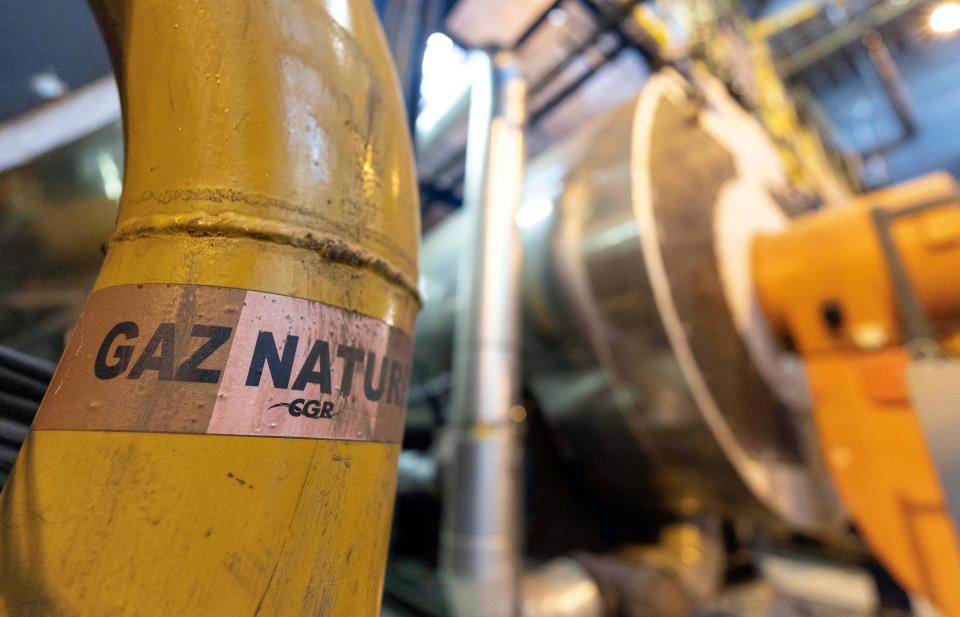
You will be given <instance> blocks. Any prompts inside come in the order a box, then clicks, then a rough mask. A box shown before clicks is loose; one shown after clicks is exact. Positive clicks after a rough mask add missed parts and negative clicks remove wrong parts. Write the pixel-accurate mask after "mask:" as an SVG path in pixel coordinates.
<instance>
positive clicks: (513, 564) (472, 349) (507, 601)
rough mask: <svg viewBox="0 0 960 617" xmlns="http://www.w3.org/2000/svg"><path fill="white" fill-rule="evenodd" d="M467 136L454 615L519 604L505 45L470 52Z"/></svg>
mask: <svg viewBox="0 0 960 617" xmlns="http://www.w3.org/2000/svg"><path fill="white" fill-rule="evenodd" d="M470 70H471V76H472V82H471V89H470V111H469V129H468V131H469V134H468V138H467V163H466V179H465V184H464V216H466V217H467V219H468V223H467V226H468V229H469V231H468V233H467V237H466V245H465V246H464V247H463V251H462V252H461V258H460V269H459V276H458V280H459V283H458V292H457V309H456V317H455V334H454V360H453V379H452V386H451V399H452V400H451V405H450V408H449V413H448V416H447V426H446V429H445V434H444V436H443V439H444V442H445V443H444V445H443V446H442V447H443V448H444V449H446V451H447V452H449V453H450V460H449V463H448V469H447V470H446V473H445V477H444V482H445V485H444V490H443V508H444V511H443V522H442V529H441V537H440V563H441V565H440V568H441V577H442V578H443V581H444V584H445V587H446V591H447V595H448V599H449V600H450V602H451V605H452V609H453V612H454V614H456V615H458V616H460V617H470V616H478V617H480V616H482V617H513V616H514V615H517V614H518V611H519V608H520V580H521V575H522V564H521V556H520V529H519V518H520V489H521V471H520V465H521V459H520V445H519V441H518V433H517V426H516V424H515V423H514V422H513V420H511V418H510V409H511V407H513V405H514V404H515V403H516V401H517V396H518V391H519V378H520V373H519V352H520V338H519V336H520V332H519V330H520V321H519V320H520V313H519V310H520V305H519V302H520V294H519V285H520V262H521V253H520V238H519V233H518V230H517V227H516V225H515V222H514V219H515V216H516V211H517V208H518V207H519V204H520V193H521V189H522V179H523V166H524V136H523V126H524V115H525V109H524V108H525V84H524V81H523V79H522V78H521V77H520V75H519V73H518V71H517V67H516V65H515V63H514V61H513V58H512V56H511V55H510V54H509V53H507V52H502V51H501V52H486V51H482V52H474V53H473V54H472V57H471V59H470Z"/></svg>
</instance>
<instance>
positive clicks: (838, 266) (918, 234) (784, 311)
mask: <svg viewBox="0 0 960 617" xmlns="http://www.w3.org/2000/svg"><path fill="white" fill-rule="evenodd" d="M956 191H957V187H956V185H955V184H954V182H953V180H952V179H951V178H950V177H949V176H947V175H932V176H927V177H924V178H920V179H918V180H915V181H911V182H907V183H904V184H901V185H898V186H895V187H892V188H890V189H886V190H882V191H878V192H874V193H870V194H867V195H864V196H862V197H860V198H858V199H857V200H855V201H854V202H853V203H851V204H849V205H848V206H847V207H836V208H831V209H827V210H823V211H820V212H818V213H815V214H811V215H808V216H805V217H802V218H800V219H797V220H795V221H794V222H793V224H792V225H791V227H790V228H789V229H788V230H787V231H784V232H782V233H777V234H770V235H761V236H758V237H757V238H756V239H755V240H754V244H753V268H754V281H755V284H756V289H757V292H758V295H759V300H760V304H761V307H762V309H763V312H764V313H765V315H766V316H767V318H768V320H769V321H770V323H771V324H772V326H773V328H774V329H775V331H776V332H777V333H778V334H779V335H781V336H782V337H784V338H785V339H788V340H789V342H790V343H791V344H792V345H793V346H794V347H795V348H796V350H797V351H798V352H799V353H800V354H801V355H802V356H803V358H804V360H805V363H806V368H807V375H808V378H809V382H810V390H811V393H812V398H813V405H814V416H815V421H816V425H817V431H818V434H819V438H820V441H821V444H822V447H823V452H824V455H825V458H826V462H827V464H828V466H829V468H830V471H831V473H832V475H833V478H834V480H835V481H836V483H837V486H838V488H839V490H840V493H841V496H842V498H843V500H844V503H845V504H846V506H847V508H848V509H849V512H850V515H851V516H852V518H853V520H854V521H855V523H856V525H857V527H858V528H859V530H860V531H861V532H862V533H863V535H864V536H865V538H866V540H867V542H868V543H869V545H870V546H871V548H872V549H873V551H874V552H875V553H876V554H877V555H878V557H879V558H880V559H881V560H882V561H883V562H884V564H885V565H886V566H887V567H888V568H889V569H890V570H891V571H892V573H893V574H894V575H895V576H896V577H897V579H898V580H899V581H900V582H901V583H902V584H903V585H904V587H906V588H907V589H908V590H909V591H910V592H911V593H912V594H915V595H917V596H921V597H925V598H927V599H929V600H930V601H931V602H932V603H934V604H935V605H936V606H937V607H938V608H940V610H942V611H943V612H944V614H946V615H960V586H958V585H957V581H958V580H960V552H958V545H957V535H956V530H955V529H954V528H953V525H952V524H951V519H950V516H949V514H948V512H947V510H946V508H945V501H944V497H943V494H942V491H941V488H940V484H939V481H938V479H937V476H936V472H935V468H934V466H933V463H932V460H931V458H930V455H929V452H928V450H927V446H926V444H925V441H924V438H923V434H922V432H921V428H920V425H919V423H918V420H917V417H916V416H915V414H914V413H913V409H912V407H911V403H910V400H909V398H908V390H907V385H906V378H905V371H906V368H907V365H908V362H909V360H910V355H909V353H908V350H907V349H906V347H905V338H906V337H905V335H904V328H903V325H902V315H900V314H899V311H898V306H897V302H896V298H895V294H894V290H893V287H892V283H891V278H890V275H889V272H888V269H887V267H886V263H885V261H884V255H883V251H882V247H881V243H880V238H879V235H878V233H877V229H876V227H875V225H874V222H873V219H872V218H871V213H870V210H871V209H872V208H890V209H898V208H905V207H908V206H910V205H913V204H918V203H922V202H927V201H930V200H933V199H937V198H941V197H950V196H952V195H954V194H956ZM958 204H960V200H958ZM892 235H893V240H894V243H895V245H896V248H897V250H898V252H899V254H900V257H901V259H902V261H903V263H904V265H905V268H906V270H907V274H908V277H909V280H910V283H911V284H912V286H913V288H914V290H915V292H916V294H917V296H918V297H919V299H920V301H921V303H922V305H923V309H924V311H925V313H926V315H927V317H929V319H930V320H931V321H932V323H933V324H934V326H935V329H936V337H937V341H938V342H939V343H940V346H941V348H942V349H943V350H944V351H945V352H946V353H947V354H948V355H951V356H955V355H957V352H958V351H960V348H958V346H957V343H958V342H960V338H958V335H960V329H958V326H960V323H958V321H957V319H958V317H960V287H958V286H957V284H956V281H957V280H958V277H960V210H957V209H956V208H941V209H936V210H928V211H925V212H923V213H919V214H917V215H916V216H912V217H909V218H905V219H903V220H902V221H899V222H897V224H896V225H895V226H893V227H892Z"/></svg>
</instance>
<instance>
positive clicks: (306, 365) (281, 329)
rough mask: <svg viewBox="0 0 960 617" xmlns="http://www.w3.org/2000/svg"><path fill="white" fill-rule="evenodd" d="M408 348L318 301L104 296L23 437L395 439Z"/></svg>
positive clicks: (262, 296) (202, 292)
mask: <svg viewBox="0 0 960 617" xmlns="http://www.w3.org/2000/svg"><path fill="white" fill-rule="evenodd" d="M412 347H413V345H412V341H411V339H410V337H409V336H408V335H407V334H406V333H404V332H403V331H401V330H399V329H398V328H394V327H391V326H389V325H388V324H386V323H384V322H382V321H380V320H378V319H375V318H372V317H368V316H366V315H361V314H358V313H355V312H352V311H349V310H346V309H343V308H339V307H336V306H331V305H328V304H324V303H322V302H312V301H309V300H303V299H300V298H293V297H290V296H281V295H277V294H269V293H263V292H257V291H248V290H244V289H231V288H226V287H207V286H197V285H156V284H155V285H125V286H120V287H110V288H107V289H101V290H98V291H96V292H94V293H93V295H92V296H91V297H90V299H89V300H88V301H87V305H86V307H85V308H84V312H83V315H82V316H81V317H80V320H79V322H78V323H77V325H76V328H75V329H74V332H73V334H72V336H71V337H70V342H69V343H68V344H67V349H66V351H65V352H64V355H63V358H62V359H61V361H60V365H59V366H58V367H57V372H56V374H55V375H54V377H53V381H52V382H51V384H50V387H49V388H48V390H47V395H46V397H45V399H44V401H43V404H42V405H41V407H40V411H39V412H38V414H37V418H36V419H35V420H34V423H33V428H34V430H96V431H141V432H160V433H199V434H218V435H257V436H276V437H304V438H313V439H347V440H354V441H379V442H392V443H399V442H400V440H401V438H402V437H403V415H404V408H405V406H406V398H407V388H408V384H409V379H410V359H411V352H412Z"/></svg>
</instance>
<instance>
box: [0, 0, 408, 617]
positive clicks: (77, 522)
mask: <svg viewBox="0 0 960 617" xmlns="http://www.w3.org/2000/svg"><path fill="white" fill-rule="evenodd" d="M92 3H93V4H94V5H95V8H99V10H100V12H101V13H102V14H104V15H106V16H107V17H108V20H107V21H108V22H110V23H111V25H109V26H108V31H110V32H112V34H113V35H114V39H115V40H114V41H113V42H114V43H115V45H114V48H115V51H117V55H116V58H115V61H117V62H118V66H117V67H116V68H117V71H116V72H117V74H118V76H119V77H120V78H119V80H118V82H119V85H120V87H121V100H122V103H123V107H124V121H125V127H124V129H125V133H126V135H125V137H126V140H125V141H126V145H127V149H126V165H125V174H124V186H123V195H122V196H121V203H120V212H119V217H118V221H117V223H118V224H117V232H116V233H115V234H114V236H113V237H112V238H111V240H110V241H109V243H108V248H107V255H106V257H105V260H104V266H103V269H102V271H101V273H100V277H99V278H98V280H97V283H96V288H97V289H98V290H107V289H110V288H115V287H119V286H127V285H133V286H136V285H144V287H146V286H148V285H152V284H156V285H179V286H189V285H192V286H198V285H202V286H211V287H221V288H234V289H243V290H251V291H256V292H263V293H265V294H278V295H281V296H285V297H291V298H300V299H303V300H304V301H310V302H317V303H322V304H324V305H327V306H330V307H337V308H339V309H343V310H345V311H350V312H352V313H355V314H358V315H365V316H367V317H369V318H372V319H374V320H377V321H378V322H380V323H382V324H384V325H385V326H388V327H391V328H397V329H399V330H401V331H403V332H405V333H406V334H407V335H408V336H411V335H412V330H413V322H414V316H415V314H416V311H417V309H418V306H419V299H418V298H417V294H416V289H415V281H416V280H417V245H418V233H419V221H418V219H417V216H418V207H419V206H418V204H419V200H418V197H417V193H416V178H415V174H414V169H413V156H412V148H411V145H410V141H409V136H408V134H407V132H406V131H404V130H399V128H400V127H403V126H405V124H404V118H405V117H406V115H405V113H404V111H403V108H402V102H401V98H400V94H399V88H398V85H397V83H396V78H395V76H394V74H393V68H392V65H391V61H390V57H389V52H388V50H387V47H386V43H385V39H384V37H383V33H382V32H381V31H380V27H379V23H378V20H377V18H376V14H375V12H374V10H373V7H372V5H371V3H370V2H369V1H367V0H349V1H346V2H342V1H337V2H329V1H324V0H321V1H315V0H263V1H258V2H242V1H238V2H221V1H214V0H138V1H137V2H117V1H115V0H92ZM109 18H112V19H109ZM108 38H109V37H108ZM98 293H99V292H98ZM203 312H206V311H203ZM211 314H212V313H211ZM174 315H175V313H174ZM233 318H234V319H237V317H236V315H234V317H233ZM126 320H127V321H136V320H135V319H130V318H129V317H128V318H126ZM172 322H173V323H176V322H177V320H176V319H173V320H172ZM113 325H116V323H114V324H113ZM194 325H196V324H194ZM207 325H223V324H209V323H208V324H207ZM111 327H112V326H111ZM148 329H149V327H147V328H144V330H145V331H146V330H148ZM155 332H156V330H155V329H154V330H153V332H148V333H146V334H144V335H143V336H144V337H146V338H150V337H152V336H153V334H154V333H155ZM184 332H186V333H187V334H190V332H191V331H190V330H187V331H184ZM179 334H180V331H178V332H176V335H177V339H178V340H179V339H181V337H180V336H179ZM233 334H234V335H235V333H233ZM201 336H213V335H212V334H211V331H206V334H203V333H201ZM278 336H279V335H278ZM283 338H284V339H285V336H284V337H283ZM201 342H202V341H201V340H200V339H196V340H194V343H201ZM100 343H101V344H102V340H101V342H100ZM115 348H116V346H114V347H113V348H111V349H110V350H108V352H112V351H113V350H114V349H115ZM141 349H142V348H141ZM195 349H196V348H195V347H191V348H189V349H187V350H186V351H187V353H191V352H192V351H193V350H195ZM227 351H228V350H227V347H226V346H223V347H222V348H221V349H220V350H219V351H218V352H217V353H226V352H227ZM280 353H281V356H282V350H281V351H280ZM332 353H335V352H332ZM156 355H157V356H158V357H161V358H162V357H163V355H164V354H163V353H161V352H159V351H158V352H157V354H156ZM108 360H109V363H112V362H114V361H116V358H115V357H113V356H112V354H109V353H108ZM212 360H217V361H225V357H222V356H214V355H211V356H210V358H208V361H212ZM135 362H136V358H134V359H133V360H131V365H130V366H129V367H127V369H126V370H125V371H122V374H118V375H117V376H116V377H115V378H113V379H116V380H121V379H123V380H127V381H129V382H132V383H133V385H134V387H137V386H139V385H140V384H144V385H143V392H144V394H148V393H153V394H158V396H157V397H156V398H150V397H149V396H143V397H141V398H139V399H136V400H134V401H133V402H132V403H131V402H129V401H127V402H123V400H121V399H117V401H118V402H117V404H115V405H114V404H112V403H111V401H110V400H109V399H105V398H98V399H96V400H94V401H92V402H100V403H101V404H100V407H99V409H113V408H116V409H119V410H120V411H121V412H127V413H132V414H133V415H134V416H137V415H138V414H140V412H141V411H142V410H143V409H146V408H149V409H150V410H151V413H150V414H146V415H140V416H139V417H141V418H143V419H145V420H146V421H148V422H157V421H160V422H161V423H162V422H164V421H163V420H160V418H162V417H163V416H168V417H169V418H171V420H172V419H173V418H176V417H180V418H183V417H190V415H191V413H193V412H192V411H191V410H190V408H189V406H188V405H185V403H187V400H188V397H186V396H184V395H183V392H181V391H180V390H179V389H177V388H173V389H171V390H170V391H169V392H168V393H167V394H163V395H160V394H159V393H160V390H158V389H151V386H150V385H149V383H148V382H147V381H138V380H128V379H127V375H128V374H129V371H132V370H133V368H134V366H133V363H135ZM150 366H154V365H153V363H152V362H148V363H147V365H145V366H144V367H143V368H144V370H143V372H142V377H144V378H147V379H157V378H158V376H159V374H160V371H161V370H166V369H165V368H162V366H160V365H156V366H157V368H156V369H155V370H154V369H151V368H150ZM181 366H182V358H177V359H176V361H175V366H174V367H173V369H172V370H173V375H174V380H173V383H178V384H180V385H181V386H182V387H190V388H193V386H198V387H206V386H209V388H210V389H211V390H212V391H213V390H216V388H217V387H218V386H217V384H211V383H206V382H203V378H201V377H198V376H199V375H205V373H202V372H201V373H196V372H195V371H194V370H193V369H191V368H190V367H189V366H188V367H187V368H185V369H184V372H183V373H182V374H181V376H184V375H187V374H191V375H193V376H194V377H197V378H198V379H200V381H201V383H197V382H196V381H194V382H189V383H188V382H182V381H181V382H178V381H176V376H177V372H178V371H179V369H180V368H181ZM106 368H107V369H108V370H107V372H105V373H103V374H104V375H108V374H109V370H110V369H109V367H106ZM194 368H197V367H194ZM199 368H200V369H201V371H202V369H210V368H213V369H216V368H217V367H215V366H212V365H209V364H206V363H202V364H201V365H200V366H199ZM298 369H299V367H296V368H295V369H293V371H292V374H291V386H292V381H293V380H295V379H296V375H297V374H298ZM318 370H319V369H318ZM264 377H265V378H266V377H267V375H266V374H265V375H264ZM269 377H270V378H272V373H271V374H269ZM340 377H342V375H340ZM107 381H112V380H107ZM334 383H336V382H334ZM341 383H342V382H341ZM128 385H129V384H128ZM308 387H315V388H319V389H320V393H321V394H324V393H323V392H322V390H323V387H322V386H320V385H317V386H308ZM304 392H306V390H305V391H304ZM332 394H333V396H336V395H337V393H336V392H333V393H332ZM85 396H86V393H84V392H79V393H78V394H77V400H76V402H75V403H73V404H71V403H69V401H67V402H65V403H64V404H65V405H67V406H68V408H65V409H66V411H67V412H68V415H71V414H72V415H76V414H83V413H85V412H87V411H89V408H88V403H89V402H91V401H88V400H86V398H85ZM299 396H300V395H298V397H299ZM304 398H309V397H304ZM317 398H318V399H323V398H325V397H322V396H320V397H317ZM280 402H282V401H280ZM287 402H290V401H287ZM125 405H127V406H126V407H124V406H125ZM211 409H212V407H211V406H207V407H205V410H206V413H210V412H211ZM300 409H301V410H302V409H303V408H302V407H301V408H300ZM311 409H313V410H315V409H316V408H315V407H313V408H311ZM321 409H322V406H321ZM274 411H277V413H281V415H282V413H286V411H283V410H274ZM295 419H297V418H295ZM297 420H299V419H297ZM306 421H311V422H320V420H319V419H317V420H309V419H308V420H304V422H306ZM377 430H379V429H377ZM398 451H399V445H398V444H395V443H390V442H387V441H366V442H365V441H346V440H342V439H301V438H291V437H263V436H253V435H212V434H189V433H178V432H159V431H150V432H145V431H143V430H95V431H94V430H61V429H47V430H37V431H34V432H32V433H31V435H30V437H29V438H28V440H27V442H26V445H25V447H24V450H23V451H22V452H21V455H20V459H19V460H18V462H17V464H16V466H15V468H14V470H13V472H12V474H11V478H10V480H9V481H8V483H7V484H6V485H5V488H4V491H3V494H2V495H0V615H4V616H10V617H32V616H38V617H39V616H43V617H60V616H63V617H153V616H157V617H160V616H166V617H169V616H172V615H176V616H178V617H180V616H184V617H192V616H197V617H247V616H260V617H267V616H283V617H286V616H290V617H293V616H300V615H324V616H329V617H357V616H369V615H376V614H377V612H378V609H379V604H380V596H381V590H382V582H383V572H384V566H385V560H386V550H387V538H388V535H389V527H390V517H391V509H392V504H393V496H394V482H395V479H394V476H395V472H396V458H397V454H398Z"/></svg>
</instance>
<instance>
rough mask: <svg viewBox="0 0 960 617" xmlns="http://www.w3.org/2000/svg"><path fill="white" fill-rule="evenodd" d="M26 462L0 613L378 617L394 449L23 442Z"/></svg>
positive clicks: (107, 437) (171, 441) (254, 442)
mask: <svg viewBox="0 0 960 617" xmlns="http://www.w3.org/2000/svg"><path fill="white" fill-rule="evenodd" d="M25 449H26V451H27V453H28V454H29V456H28V457H27V458H26V459H25V461H26V462H25V463H24V460H23V459H22V460H21V462H18V464H17V471H16V481H15V482H13V483H11V484H10V485H9V488H8V489H5V499H6V500H7V504H6V507H5V508H4V510H3V512H2V516H0V572H2V573H3V575H2V576H0V614H2V615H9V616H11V617H34V616H36V617H77V616H85V617H86V616H89V617H104V616H110V617H145V616H158V617H159V616H166V617H169V616H171V615H177V616H178V617H179V616H182V617H192V616H196V617H207V616H223V617H241V616H249V615H260V616H288V615H289V616H291V617H292V616H300V615H344V616H347V615H350V616H353V615H376V614H377V611H378V610H379V602H380V585H381V582H380V572H382V569H383V565H384V562H385V559H386V550H387V545H388V536H389V529H390V517H391V512H392V505H393V494H394V472H393V469H394V465H395V464H396V456H397V454H398V452H399V445H387V444H377V443H363V442H340V441H332V440H307V439H283V438H254V437H237V436H211V435H184V434H162V433H125V432H90V431H37V432H35V433H33V434H31V436H30V438H29V440H28V442H27V444H26V445H25ZM111 494H112V495H114V496H115V497H114V498H103V497H98V498H97V499H96V500H92V499H91V495H97V496H104V495H111ZM38 518H39V519H40V520H42V521H43V524H42V525H41V524H37V523H38Z"/></svg>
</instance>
